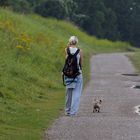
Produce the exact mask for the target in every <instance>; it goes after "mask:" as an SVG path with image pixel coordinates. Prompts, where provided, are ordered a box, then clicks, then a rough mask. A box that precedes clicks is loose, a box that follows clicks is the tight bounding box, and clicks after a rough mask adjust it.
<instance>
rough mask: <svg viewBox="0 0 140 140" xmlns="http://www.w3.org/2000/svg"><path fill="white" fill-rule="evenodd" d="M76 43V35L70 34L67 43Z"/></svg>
mask: <svg viewBox="0 0 140 140" xmlns="http://www.w3.org/2000/svg"><path fill="white" fill-rule="evenodd" d="M77 43H78V38H77V37H76V36H71V37H70V38H69V44H70V45H76V44H77Z"/></svg>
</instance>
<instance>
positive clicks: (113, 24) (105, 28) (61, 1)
mask: <svg viewBox="0 0 140 140" xmlns="http://www.w3.org/2000/svg"><path fill="white" fill-rule="evenodd" d="M0 5H1V6H9V7H10V8H12V9H13V10H15V11H20V12H22V13H28V12H31V11H33V12H36V13H38V14H40V15H42V16H44V17H50V16H51V17H56V18H58V19H66V20H69V21H72V22H74V23H75V24H76V25H78V26H79V27H81V28H82V29H83V30H85V31H86V32H87V33H89V34H91V35H96V36H97V37H99V38H108V39H111V40H123V41H128V42H130V43H132V44H133V45H135V46H137V47H140V39H139V37H140V26H139V25H140V1H139V0H0Z"/></svg>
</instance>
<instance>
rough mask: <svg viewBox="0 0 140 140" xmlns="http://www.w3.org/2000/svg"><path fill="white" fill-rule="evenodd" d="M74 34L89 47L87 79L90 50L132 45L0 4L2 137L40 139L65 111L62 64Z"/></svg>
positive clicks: (85, 48) (86, 50)
mask: <svg viewBox="0 0 140 140" xmlns="http://www.w3.org/2000/svg"><path fill="white" fill-rule="evenodd" d="M71 35H76V36H78V38H79V47H80V48H82V49H83V51H84V69H83V71H84V80H85V81H87V80H88V78H89V58H90V56H91V54H94V53H100V52H116V51H127V50H128V49H129V48H130V47H129V45H128V44H127V43H122V42H115V43H113V42H110V41H107V40H98V39H96V38H95V37H89V36H88V35H86V34H85V33H83V32H81V31H80V30H79V29H78V28H77V27H75V26H73V25H72V24H70V23H67V22H64V21H58V20H55V19H44V18H41V17H39V16H37V15H28V16H24V15H18V14H15V13H13V12H10V11H7V10H3V9H0V112H1V115H0V139H2V140H5V139H6V140H13V139H15V140H39V139H41V138H42V137H43V130H44V128H47V127H48V126H49V124H51V122H52V120H53V119H54V118H56V117H57V116H58V115H59V114H60V112H61V111H62V110H63V105H64V87H63V86H62V81H61V69H62V66H63V63H64V48H65V47H66V44H67V40H68V38H69V37H70V36H71Z"/></svg>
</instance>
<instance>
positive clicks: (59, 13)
mask: <svg viewBox="0 0 140 140" xmlns="http://www.w3.org/2000/svg"><path fill="white" fill-rule="evenodd" d="M35 12H36V13H38V14H40V15H42V16H44V17H55V18H57V19H64V18H65V17H66V12H65V9H64V7H63V6H62V4H61V2H60V1H59V0H54V1H52V0H48V1H45V2H43V3H41V4H40V5H38V6H37V7H36V8H35Z"/></svg>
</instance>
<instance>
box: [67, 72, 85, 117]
mask: <svg viewBox="0 0 140 140" xmlns="http://www.w3.org/2000/svg"><path fill="white" fill-rule="evenodd" d="M82 87H83V77H82V74H80V75H78V76H77V82H76V83H75V87H74V88H71V87H70V86H68V87H66V101H65V114H69V115H75V114H76V113H77V111H78V108H79V103H80V96H81V93H82Z"/></svg>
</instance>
